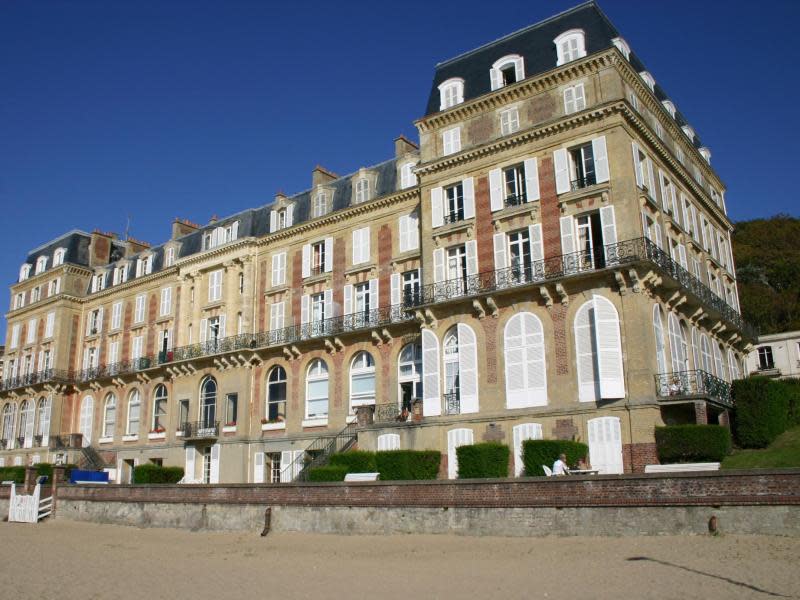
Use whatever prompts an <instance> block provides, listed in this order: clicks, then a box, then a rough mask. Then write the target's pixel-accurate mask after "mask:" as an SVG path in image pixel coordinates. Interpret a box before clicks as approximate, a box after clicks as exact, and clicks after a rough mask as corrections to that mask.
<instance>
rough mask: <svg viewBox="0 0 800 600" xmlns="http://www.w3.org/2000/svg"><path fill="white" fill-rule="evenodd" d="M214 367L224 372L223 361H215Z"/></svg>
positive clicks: (217, 359) (216, 359)
mask: <svg viewBox="0 0 800 600" xmlns="http://www.w3.org/2000/svg"><path fill="white" fill-rule="evenodd" d="M214 366H215V367H216V368H217V369H219V370H220V371H222V370H224V369H225V367H223V366H222V361H221V360H220V359H219V358H215V359H214Z"/></svg>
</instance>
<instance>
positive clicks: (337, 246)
mask: <svg viewBox="0 0 800 600" xmlns="http://www.w3.org/2000/svg"><path fill="white" fill-rule="evenodd" d="M346 266H347V244H345V241H344V238H341V237H338V238H336V239H334V240H333V280H332V282H331V289H333V304H334V305H335V306H338V307H339V310H338V314H339V315H341V314H342V311H343V310H344V287H342V282H343V281H344V270H345V267H346ZM326 316H331V317H333V316H337V310H336V308H334V309H333V314H332V315H326Z"/></svg>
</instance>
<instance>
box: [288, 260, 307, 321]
mask: <svg viewBox="0 0 800 600" xmlns="http://www.w3.org/2000/svg"><path fill="white" fill-rule="evenodd" d="M302 297H303V252H302V250H298V251H297V252H295V253H294V258H293V259H292V314H291V321H290V320H288V319H287V323H289V322H293V323H295V324H298V325H299V324H300V300H301V298H302Z"/></svg>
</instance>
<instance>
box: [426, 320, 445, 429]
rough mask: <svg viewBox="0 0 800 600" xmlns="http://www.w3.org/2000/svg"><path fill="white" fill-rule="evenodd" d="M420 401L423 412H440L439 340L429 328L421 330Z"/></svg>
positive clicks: (429, 415) (428, 414)
mask: <svg viewBox="0 0 800 600" xmlns="http://www.w3.org/2000/svg"><path fill="white" fill-rule="evenodd" d="M422 401H423V408H422V411H423V414H424V415H425V416H426V417H435V416H437V415H440V414H442V403H441V401H440V399H439V340H438V338H437V337H436V334H435V333H433V332H432V331H431V330H430V329H423V330H422Z"/></svg>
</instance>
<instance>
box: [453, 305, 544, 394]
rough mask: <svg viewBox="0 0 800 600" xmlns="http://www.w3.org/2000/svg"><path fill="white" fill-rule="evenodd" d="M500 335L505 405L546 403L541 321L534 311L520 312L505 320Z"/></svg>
mask: <svg viewBox="0 0 800 600" xmlns="http://www.w3.org/2000/svg"><path fill="white" fill-rule="evenodd" d="M503 336H504V345H505V347H504V351H505V362H506V408H525V407H528V406H545V405H546V404H547V373H546V367H545V354H544V334H543V331H542V322H541V321H540V320H539V318H538V317H537V316H536V315H534V314H533V313H529V312H524V313H519V314H517V315H514V316H513V317H511V319H509V321H508V323H506V327H505V330H504V333H503ZM459 351H460V348H459Z"/></svg>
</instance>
